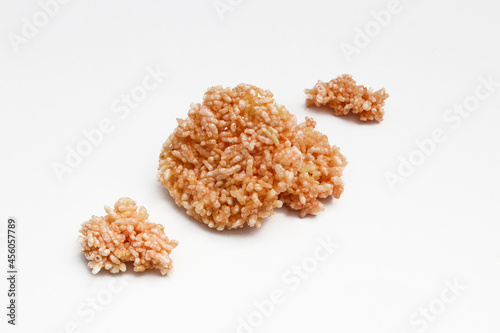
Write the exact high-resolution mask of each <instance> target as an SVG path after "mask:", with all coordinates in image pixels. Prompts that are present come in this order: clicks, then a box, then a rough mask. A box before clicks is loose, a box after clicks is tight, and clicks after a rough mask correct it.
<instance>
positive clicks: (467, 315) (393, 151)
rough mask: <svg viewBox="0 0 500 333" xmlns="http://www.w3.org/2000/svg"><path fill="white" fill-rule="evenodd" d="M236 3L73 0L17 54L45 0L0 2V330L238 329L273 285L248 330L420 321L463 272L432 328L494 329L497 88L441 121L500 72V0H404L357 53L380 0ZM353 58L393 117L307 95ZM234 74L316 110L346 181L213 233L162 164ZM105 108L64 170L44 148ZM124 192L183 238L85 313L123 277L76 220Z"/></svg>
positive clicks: (499, 245)
mask: <svg viewBox="0 0 500 333" xmlns="http://www.w3.org/2000/svg"><path fill="white" fill-rule="evenodd" d="M46 1H47V0H42V2H46ZM227 1H228V0H224V1H223V2H224V3H227ZM232 3H233V5H230V6H231V10H230V11H227V12H225V13H223V15H222V18H223V19H221V18H220V16H219V15H218V13H217V11H216V9H215V8H214V3H213V1H212V0H203V1H163V2H161V1H123V0H120V1H118V0H114V1H105V2H103V1H76V0H75V1H72V2H70V3H68V4H66V5H61V6H60V8H59V11H58V13H57V14H56V15H55V16H54V17H51V18H50V19H49V21H48V23H47V24H46V25H45V26H44V27H41V28H40V29H39V31H38V33H37V34H36V35H35V36H33V37H31V38H28V40H27V43H24V44H22V45H20V46H19V48H18V49H19V50H18V52H16V51H15V50H14V48H13V46H12V45H11V43H10V42H9V37H8V36H9V34H10V33H15V34H18V35H21V29H22V27H23V21H22V18H23V17H26V18H27V19H28V20H30V21H32V16H33V15H34V14H35V13H38V12H40V10H41V9H40V5H39V4H38V2H36V1H10V2H7V1H2V2H1V4H0V22H1V23H0V36H1V38H0V96H1V98H0V110H1V111H0V112H1V116H0V139H1V141H0V142H1V145H0V152H1V164H0V171H1V172H0V181H1V187H0V188H1V191H0V202H1V205H0V209H1V212H0V218H1V221H2V222H1V230H0V233H4V231H5V229H6V221H7V217H8V216H15V217H16V218H17V219H18V223H19V235H18V237H19V266H20V268H19V271H20V275H19V281H18V282H19V285H18V288H19V299H18V302H19V309H18V315H19V317H18V326H16V327H14V328H12V327H10V326H9V327H7V325H6V323H5V322H6V317H5V312H6V309H5V306H4V305H5V304H6V302H7V297H6V288H7V285H6V281H5V278H4V277H3V276H4V273H2V274H1V276H2V278H1V281H2V282H1V283H0V287H1V291H0V295H1V296H0V301H1V304H2V306H1V308H2V309H3V310H1V316H0V318H2V319H1V324H0V325H1V326H0V327H1V330H2V332H4V331H5V328H7V329H8V330H7V331H8V332H35V331H36V332H57V333H60V332H65V331H66V332H71V331H73V330H72V325H73V326H75V327H76V328H77V330H75V331H78V330H79V331H80V332H108V331H113V332H115V331H118V330H122V331H124V332H132V331H136V330H141V331H147V330H157V331H160V330H162V331H166V330H167V329H171V330H172V331H173V332H236V331H237V326H238V318H239V317H241V318H244V319H245V320H246V319H247V318H248V316H251V315H252V314H254V313H255V311H256V310H255V309H256V308H255V305H254V304H253V303H254V301H262V300H266V299H269V295H270V293H271V291H273V290H274V289H279V290H282V291H284V298H285V301H284V302H283V303H282V304H279V305H277V306H276V307H275V309H274V311H273V313H272V314H271V315H270V316H269V317H266V318H265V319H264V320H263V322H262V323H259V325H257V326H258V327H252V328H251V330H253V331H255V332H278V331H289V332H305V331H308V332H309V331H311V332H384V333H387V332H394V333H400V332H417V330H418V329H421V328H423V324H422V322H420V325H419V326H417V325H415V323H414V324H411V323H410V318H411V317H412V316H415V315H414V313H415V312H417V313H418V311H419V309H420V308H424V307H428V306H429V305H430V304H433V305H434V306H439V304H440V301H439V298H440V297H441V294H442V293H443V292H445V293H446V284H445V282H444V281H445V280H449V281H455V280H456V281H457V283H459V284H460V285H462V286H464V288H465V290H464V291H463V292H461V293H460V294H459V295H458V296H457V297H456V299H455V300H454V301H453V302H451V304H447V305H446V307H445V308H444V309H441V310H442V311H441V312H442V313H440V314H439V315H437V316H435V319H433V320H432V322H431V321H428V322H426V324H428V327H426V328H425V331H428V332H454V333H460V332H498V331H499V330H500V320H499V319H498V314H499V311H500V302H499V299H500V284H499V281H500V242H499V238H500V225H499V222H500V221H499V217H500V214H499V212H498V203H499V199H500V195H499V191H498V188H499V187H500V177H499V176H498V170H499V167H500V158H499V155H498V144H499V143H500V140H499V139H500V134H499V131H498V123H499V121H500V112H499V111H500V110H499V108H500V87H498V86H497V87H495V88H494V89H495V90H494V92H493V93H492V94H490V96H489V97H488V98H487V99H485V100H482V101H480V104H479V106H478V107H477V108H476V109H475V110H474V111H473V112H471V114H470V116H469V117H468V118H466V119H463V121H461V123H460V125H459V126H457V128H456V129H455V128H453V124H454V123H452V122H447V121H446V120H445V119H444V118H443V117H444V115H445V114H446V112H447V110H448V109H450V108H452V107H453V106H454V105H455V104H458V105H460V104H463V103H464V100H466V99H467V98H469V100H470V96H473V95H474V92H475V89H476V87H477V86H478V85H480V80H479V78H480V77H481V76H482V77H484V78H487V77H488V76H491V77H492V79H493V80H494V81H496V82H498V81H500V69H499V65H498V64H499V59H500V44H499V37H500V21H499V20H498V13H499V10H500V3H498V2H497V1H486V0H483V1H478V0H474V1H472V0H471V1H450V0H445V1H430V0H426V1H405V2H403V3H402V10H401V12H400V13H398V14H396V15H393V16H392V19H391V22H390V23H389V24H388V26H386V27H383V28H382V29H380V33H378V34H374V37H370V43H369V45H367V46H366V47H362V48H360V50H359V53H358V54H354V55H353V56H352V57H351V61H348V59H347V58H346V57H345V56H344V54H343V53H342V51H341V45H342V43H349V44H352V45H354V38H355V35H356V31H357V30H356V29H364V28H365V26H366V25H367V24H370V22H372V21H373V17H372V16H371V14H370V13H371V11H380V10H382V9H386V8H387V6H388V1H373V0H370V1H328V2H327V1H264V0H262V1H250V0H247V1H241V2H238V1H234V0H233V2H232ZM11 36H12V35H11ZM148 66H151V67H152V68H154V67H156V66H159V67H160V68H161V69H162V70H163V71H165V72H168V73H169V77H168V78H167V79H165V80H164V81H163V82H162V83H161V85H159V86H158V88H156V89H155V90H154V91H152V92H150V93H149V94H148V96H147V98H145V100H144V101H142V102H141V103H140V104H139V105H138V106H137V107H136V108H135V109H133V110H132V111H131V112H130V114H129V115H128V117H125V118H124V119H121V118H119V116H118V114H116V113H113V111H112V108H111V105H112V103H113V102H114V101H115V100H116V99H119V98H120V96H121V95H122V94H126V93H130V91H131V90H132V89H133V88H134V87H136V86H137V85H140V84H141V82H142V79H143V77H144V76H145V75H146V74H147V68H148ZM342 73H350V74H353V75H354V78H355V79H356V80H357V81H358V83H360V84H364V85H367V86H372V87H374V88H377V89H378V88H381V87H385V88H386V90H387V92H388V93H389V94H390V97H389V99H388V100H387V103H386V108H385V109H386V117H385V120H384V121H383V122H382V123H380V124H378V123H377V124H364V123H360V122H358V121H355V120H353V118H338V117H334V116H333V115H332V114H331V113H330V112H328V111H325V110H314V109H306V107H305V103H304V99H305V94H304V93H303V90H304V89H305V88H310V87H312V86H313V85H314V84H315V82H316V81H317V80H318V79H321V80H324V81H327V80H330V79H332V78H334V77H336V76H337V75H339V74H342ZM241 82H245V83H251V84H255V85H258V86H261V87H264V88H267V89H270V90H271V91H272V92H273V93H274V94H275V98H276V100H277V102H278V103H279V104H283V105H285V106H286V107H287V108H288V109H289V110H290V111H291V112H293V113H295V114H296V115H297V118H298V120H299V121H302V120H303V119H304V117H306V116H312V117H314V118H315V119H316V120H317V121H318V129H319V130H321V131H323V132H324V133H326V134H327V135H328V137H329V139H330V143H332V144H335V145H338V146H339V147H340V148H341V152H342V153H343V154H344V155H345V156H346V157H347V159H348V160H349V165H348V166H347V168H346V169H345V175H344V180H345V184H346V185H345V192H344V194H343V195H342V197H341V198H340V200H334V201H333V202H332V201H330V202H327V204H326V210H325V211H324V212H322V213H320V214H319V215H318V216H316V217H308V218H303V219H301V218H299V217H298V216H297V214H295V213H293V212H289V211H287V210H286V209H282V210H279V211H278V212H277V214H276V215H275V217H274V218H272V219H269V220H267V221H265V222H264V223H263V226H262V228H260V229H250V230H239V231H233V232H217V231H213V230H210V229H208V228H207V227H205V226H204V225H202V224H200V223H198V222H196V221H194V220H192V219H190V218H188V217H187V216H186V215H185V213H184V212H183V211H182V210H180V209H177V208H176V206H175V204H174V203H173V200H172V199H171V198H170V196H169V194H168V192H167V191H166V190H164V189H163V188H162V187H161V186H160V184H159V183H158V182H157V180H156V169H157V160H158V155H159V153H160V148H161V145H162V143H163V142H164V141H165V140H166V138H167V137H168V135H169V134H170V133H171V132H172V130H173V129H174V127H175V126H176V123H175V118H178V117H182V118H184V117H185V116H186V114H187V110H188V109H189V105H190V103H193V102H200V101H201V100H202V96H203V93H204V91H205V90H206V89H207V88H208V87H210V86H213V85H224V86H229V87H232V86H235V85H236V84H238V83H241ZM483 91H484V92H485V91H486V90H484V89H483ZM104 118H109V119H110V120H111V121H112V123H113V125H114V128H113V131H112V132H111V133H109V134H106V135H105V136H104V139H103V141H102V143H101V144H100V145H98V146H97V147H94V149H93V152H92V153H91V154H90V155H89V156H87V157H85V158H84V159H83V161H82V162H81V164H80V165H78V166H77V167H75V168H73V169H72V172H71V173H68V174H65V175H64V176H63V180H62V181H61V182H59V181H58V178H57V176H56V174H55V173H54V171H53V168H52V165H53V163H54V162H59V163H64V159H65V156H66V146H70V147H73V148H74V147H76V145H77V144H78V143H80V142H81V141H82V140H83V139H84V138H85V137H84V136H83V134H82V131H84V130H90V129H93V128H96V127H98V125H99V122H100V121H101V120H102V119H104ZM436 128H441V129H443V131H444V132H445V134H446V136H447V140H446V141H445V142H444V143H441V144H438V145H437V146H436V149H435V151H434V153H432V154H431V155H430V156H429V157H426V158H425V161H424V162H423V163H422V164H421V165H420V166H417V167H416V168H415V170H414V172H413V174H411V175H410V176H409V177H406V178H404V182H401V183H398V184H397V185H396V187H395V191H391V188H390V186H389V185H388V183H387V182H386V180H385V174H386V173H387V172H393V173H397V169H398V165H399V163H400V162H399V161H400V160H399V157H400V156H402V157H403V158H405V159H407V158H408V157H409V156H410V154H412V153H413V152H415V151H416V149H417V145H416V143H415V141H416V140H423V139H426V138H429V137H430V136H431V133H432V132H433V131H434V130H435V129H436ZM122 196H129V197H131V198H133V199H135V200H136V201H137V202H138V204H140V205H144V206H146V208H147V209H148V211H149V213H150V219H151V221H154V222H158V223H162V224H163V225H164V226H165V229H166V233H167V235H168V236H169V237H171V238H174V239H177V240H178V241H179V242H180V245H179V246H178V247H177V248H176V249H175V250H174V251H173V252H172V258H173V260H174V270H173V271H172V272H171V273H170V274H169V275H168V276H166V277H162V276H160V275H159V273H158V272H151V273H145V274H134V273H132V272H130V273H125V274H123V276H126V277H127V278H128V279H129V280H130V281H129V282H128V285H127V286H126V287H125V288H124V289H123V290H122V291H121V292H118V293H116V294H112V299H111V300H109V304H106V305H104V306H103V308H102V309H101V311H100V312H95V317H94V318H92V319H90V320H89V318H90V315H81V314H78V313H77V310H78V309H79V308H80V309H82V308H81V307H83V309H87V310H88V309H90V308H89V307H88V305H87V302H88V301H89V299H91V298H95V297H96V296H98V295H100V296H101V298H102V297H104V296H103V295H106V293H107V289H108V285H109V283H114V282H113V281H114V279H115V276H113V275H111V274H109V273H106V272H104V273H100V274H98V275H97V276H94V275H92V274H91V273H90V271H89V269H88V268H87V267H86V262H85V260H84V258H83V255H82V254H81V252H80V250H79V245H78V244H77V242H76V239H77V235H78V230H79V226H80V224H81V223H82V222H83V221H85V220H87V219H89V218H90V217H91V215H93V214H95V215H103V214H104V210H103V205H105V204H107V205H112V204H113V203H114V202H115V201H116V200H117V199H118V198H120V197H122ZM328 237H330V238H331V239H333V240H335V241H336V242H338V243H340V244H341V246H340V248H339V249H337V250H335V252H334V253H333V254H332V255H331V256H330V257H328V259H327V260H325V261H324V262H321V263H319V265H318V267H317V269H316V270H314V271H313V272H312V273H311V274H310V276H309V277H308V279H305V280H301V284H300V286H299V288H297V289H296V290H292V289H291V288H290V287H291V284H290V283H286V282H285V281H284V280H283V275H284V274H285V275H286V274H287V272H288V270H290V269H291V268H292V267H293V266H294V265H300V264H301V263H302V262H303V260H306V261H307V260H309V259H308V258H310V257H311V256H312V255H313V252H314V249H315V248H316V247H317V246H318V240H317V239H327V238H328ZM0 242H1V244H0V246H1V250H0V255H1V259H0V260H1V267H2V270H4V269H5V263H6V251H5V249H6V245H5V239H4V238H3V239H0ZM116 285H118V284H116ZM107 295H109V292H108V293H107ZM106 301H108V299H106ZM87 314H88V313H87ZM254 316H255V315H254ZM257 316H258V315H257ZM68 325H69V326H68ZM68 327H69V329H67V328H68ZM243 331H244V330H243ZM247 331H249V330H247ZM421 331H424V329H422V330H421Z"/></svg>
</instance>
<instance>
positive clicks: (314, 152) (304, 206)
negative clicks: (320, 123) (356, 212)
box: [280, 118, 347, 217]
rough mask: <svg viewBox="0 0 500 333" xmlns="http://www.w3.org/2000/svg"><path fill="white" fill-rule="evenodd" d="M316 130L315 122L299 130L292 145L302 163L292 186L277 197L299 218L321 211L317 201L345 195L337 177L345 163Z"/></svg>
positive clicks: (341, 183)
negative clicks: (295, 148) (296, 149)
mask: <svg viewBox="0 0 500 333" xmlns="http://www.w3.org/2000/svg"><path fill="white" fill-rule="evenodd" d="M315 127H316V122H315V121H314V120H313V119H312V118H306V122H305V123H302V124H300V125H299V126H298V131H297V135H296V136H295V138H294V140H293V144H294V146H296V147H299V149H300V151H301V152H302V154H303V161H304V163H303V164H302V166H301V167H300V169H299V170H298V171H297V174H296V175H295V177H294V179H293V183H292V186H291V187H290V188H289V189H288V190H286V191H285V192H283V193H282V194H281V196H280V199H281V200H282V201H283V202H284V203H285V204H287V205H288V206H289V207H290V208H292V209H295V210H300V216H301V217H304V216H306V215H307V214H316V213H318V212H320V211H322V210H324V205H323V203H322V202H321V201H320V200H318V198H327V197H329V196H332V195H333V197H334V198H336V199H338V198H339V197H340V195H341V194H342V192H343V191H344V182H343V181H342V179H341V178H340V177H341V176H342V172H343V170H344V168H345V166H346V165H347V160H346V158H345V157H344V156H343V155H342V154H341V153H340V150H339V148H338V147H336V146H330V143H329V142H328V137H327V136H326V135H324V134H322V133H321V132H319V131H317V130H315V129H314V128H315Z"/></svg>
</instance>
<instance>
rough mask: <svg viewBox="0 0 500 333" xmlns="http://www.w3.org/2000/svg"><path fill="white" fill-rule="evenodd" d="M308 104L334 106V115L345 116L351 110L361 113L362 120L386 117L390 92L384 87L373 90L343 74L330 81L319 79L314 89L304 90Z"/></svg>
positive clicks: (379, 119)
mask: <svg viewBox="0 0 500 333" xmlns="http://www.w3.org/2000/svg"><path fill="white" fill-rule="evenodd" d="M304 92H305V93H306V95H307V99H306V105H307V106H311V105H316V106H320V105H326V106H328V107H330V108H333V112H334V115H336V116H345V115H346V114H348V113H349V112H352V113H355V114H358V115H359V119H361V120H362V121H368V120H377V121H382V120H383V119H384V109H383V106H384V104H385V102H384V100H385V99H386V98H387V97H389V94H387V93H386V92H385V89H384V88H382V89H380V90H377V91H375V92H374V91H373V89H372V88H366V87H365V86H362V85H356V81H354V79H353V78H352V76H351V75H348V74H343V75H340V76H339V77H337V78H336V79H333V80H331V81H329V82H322V81H318V83H316V85H315V86H314V87H313V88H312V89H306V90H305V91H304Z"/></svg>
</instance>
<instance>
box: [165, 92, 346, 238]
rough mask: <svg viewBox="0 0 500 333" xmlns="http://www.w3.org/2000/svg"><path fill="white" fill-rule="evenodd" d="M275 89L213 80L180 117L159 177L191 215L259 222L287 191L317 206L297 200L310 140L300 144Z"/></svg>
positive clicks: (219, 224)
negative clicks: (199, 100) (231, 85)
mask: <svg viewBox="0 0 500 333" xmlns="http://www.w3.org/2000/svg"><path fill="white" fill-rule="evenodd" d="M272 97H273V95H272V93H271V92H270V91H268V90H263V89H261V88H258V87H255V86H252V85H248V84H240V85H238V86H236V87H235V88H233V89H230V88H222V87H221V86H217V87H212V88H210V89H208V91H207V92H206V93H205V95H204V98H203V103H202V104H193V105H191V109H190V110H189V113H188V118H187V119H185V120H182V119H178V120H177V122H178V126H177V128H176V129H175V130H174V133H173V134H171V135H170V136H169V138H168V139H167V141H166V142H165V143H164V144H163V148H162V152H161V154H160V165H159V177H158V178H159V181H160V183H161V184H162V185H163V186H165V187H166V188H167V189H168V190H169V192H170V194H171V195H172V197H173V198H174V200H175V202H176V203H177V205H179V206H181V207H183V208H185V209H186V211H187V214H188V215H191V216H193V217H194V218H195V219H197V220H198V221H201V222H203V223H205V224H207V225H208V226H209V227H211V228H216V229H217V230H223V229H225V228H227V229H234V228H240V227H242V226H243V225H245V224H248V225H249V226H256V227H260V225H261V222H262V219H263V218H266V217H269V216H271V215H273V213H274V208H276V207H278V208H279V207H281V206H282V204H283V201H282V200H281V197H280V195H281V194H282V193H286V195H287V196H288V199H287V200H286V202H287V203H290V204H291V205H290V207H291V208H292V209H301V211H303V212H313V211H314V212H317V211H318V209H316V208H315V209H312V210H307V209H305V207H302V206H301V207H299V206H297V205H296V204H295V203H294V202H295V201H294V200H295V199H294V198H295V197H294V195H295V194H296V193H299V192H297V190H294V192H292V193H287V190H289V189H291V188H292V186H293V184H294V183H296V184H295V187H296V188H297V187H300V186H302V185H301V184H302V182H300V183H297V180H296V179H295V177H296V175H297V172H298V171H299V170H300V169H301V168H302V167H303V166H304V158H306V157H307V156H306V155H305V152H303V151H301V149H302V148H304V149H305V148H308V147H306V146H304V147H302V146H301V145H300V136H299V137H297V135H298V134H300V133H299V132H301V131H302V130H300V128H299V127H298V126H297V122H296V119H295V116H293V115H292V114H290V113H289V112H288V111H287V110H286V108H285V107H284V106H281V105H277V104H276V103H275V101H274V99H273V98H272ZM302 132H303V131H302ZM302 132H301V133H302ZM309 148H310V147H309ZM339 154H340V153H339ZM307 158H310V156H309V157H307ZM341 168H343V166H342V167H341ZM325 170H326V169H325ZM322 171H324V169H321V170H319V172H322ZM340 173H341V171H340ZM325 177H328V176H326V175H325ZM318 179H320V182H321V177H320V178H318ZM305 183H307V182H305ZM339 191H340V192H341V190H340V189H339ZM304 192H306V191H304ZM313 192H314V193H317V194H318V196H319V195H320V192H321V194H323V193H327V192H328V190H326V189H323V190H320V189H316V190H314V191H313ZM297 195H298V196H300V193H299V194H297ZM311 202H312V201H311ZM294 207H297V208H294Z"/></svg>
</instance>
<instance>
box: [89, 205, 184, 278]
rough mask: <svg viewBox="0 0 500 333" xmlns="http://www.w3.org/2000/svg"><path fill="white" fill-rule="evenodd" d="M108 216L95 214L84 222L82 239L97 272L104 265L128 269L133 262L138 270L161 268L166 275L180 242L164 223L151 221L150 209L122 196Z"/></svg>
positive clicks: (117, 268)
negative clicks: (172, 236) (168, 232)
mask: <svg viewBox="0 0 500 333" xmlns="http://www.w3.org/2000/svg"><path fill="white" fill-rule="evenodd" d="M104 209H105V210H106V212H107V215H106V216H102V217H101V216H95V215H94V216H92V218H91V219H90V220H89V221H86V222H84V223H82V227H81V229H80V236H79V242H80V245H81V247H82V251H83V253H84V254H85V257H86V258H87V260H89V263H88V266H89V268H91V269H92V273H93V274H97V273H98V272H99V271H100V270H101V269H102V268H104V269H107V270H109V271H110V272H111V273H119V272H124V271H126V269H127V267H126V264H125V263H126V262H133V265H134V271H136V272H143V271H145V270H146V269H159V270H160V272H161V274H162V275H165V274H167V273H168V272H169V271H170V270H171V269H172V260H171V259H170V253H171V251H172V250H173V249H174V248H175V247H176V246H177V245H178V242H177V241H175V240H169V239H168V237H167V236H166V235H165V232H164V228H163V226H162V225H161V224H156V223H152V222H149V221H148V217H149V215H148V212H147V210H146V208H144V207H142V206H141V207H139V208H138V207H137V205H136V203H135V201H134V200H132V199H130V198H121V199H119V200H118V201H117V202H116V203H115V206H114V209H111V208H110V207H108V206H104Z"/></svg>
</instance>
